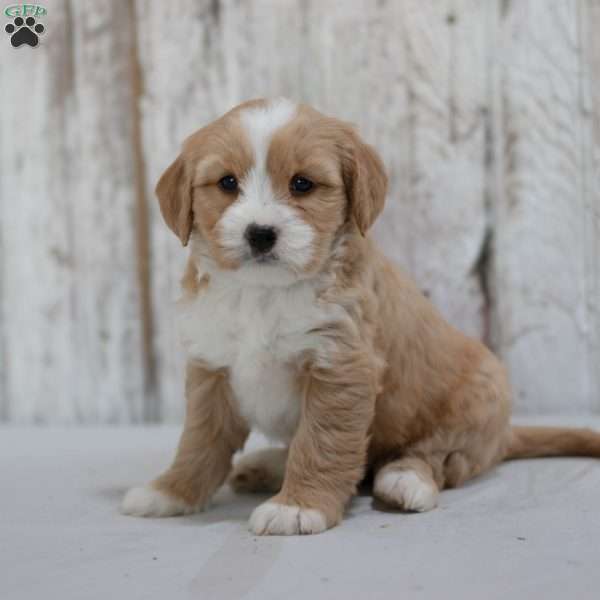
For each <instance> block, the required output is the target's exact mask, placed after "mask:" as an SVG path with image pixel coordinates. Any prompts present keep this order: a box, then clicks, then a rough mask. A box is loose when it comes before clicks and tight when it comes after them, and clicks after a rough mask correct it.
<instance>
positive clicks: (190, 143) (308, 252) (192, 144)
mask: <svg viewBox="0 0 600 600" xmlns="http://www.w3.org/2000/svg"><path fill="white" fill-rule="evenodd" d="M386 185H387V179H386V175H385V171H384V168H383V164H382V162H381V160H380V159H379V157H378V156H377V154H376V152H375V151H374V150H373V148H371V147H370V146H368V145H366V144H365V143H364V142H362V141H361V140H360V138H359V137H358V135H357V134H356V133H355V131H354V130H353V128H352V127H350V126H349V125H347V124H346V123H343V122H341V121H338V120H337V119H333V118H329V117H326V116H324V115H322V114H321V113H319V112H317V111H316V110H314V109H312V108H309V107H307V106H303V105H295V104H293V103H292V102H290V101H288V100H284V99H278V100H273V101H265V100H255V101H251V102H247V103H245V104H242V105H240V106H238V107H236V108H234V109H233V110H231V111H230V112H228V113H227V114H226V115H224V116H223V117H221V118H220V119H218V120H217V121H215V122H213V123H211V124H210V125H208V126H207V127H204V128H203V129H201V130H200V131H198V132H196V133H195V134H193V135H192V136H190V137H189V138H188V139H187V140H186V141H185V143H184V145H183V150H182V152H181V154H180V156H179V157H178V158H177V159H176V160H175V162H174V163H173V164H172V165H171V166H170V167H169V168H168V169H167V170H166V171H165V173H164V174H163V175H162V177H161V178H160V181H159V182H158V185H157V188H156V193H157V196H158V198H159V201H160V208H161V212H162V215H163V217H164V219H165V221H166V222H167V225H168V226H169V227H170V228H171V229H172V230H173V231H174V232H175V233H176V234H177V235H178V236H179V238H180V240H181V242H182V243H183V245H184V246H185V245H186V244H187V243H188V240H189V238H190V235H191V234H192V232H193V231H194V232H197V234H196V235H195V236H194V239H196V237H197V239H198V240H199V243H201V244H202V247H203V248H204V249H205V251H208V253H209V254H210V256H211V257H212V259H214V261H215V262H216V263H217V265H218V266H219V267H220V268H221V269H230V270H235V271H237V272H239V273H241V274H243V275H244V277H245V278H246V279H248V280H251V281H258V282H263V283H268V282H273V283H276V282H278V281H279V282H289V281H290V280H291V281H293V280H294V279H296V278H302V277H307V276H310V275H312V274H314V273H317V272H318V271H319V270H320V268H321V267H322V266H323V264H324V262H325V261H326V260H327V257H328V255H329V253H330V252H331V250H332V246H333V242H334V240H335V239H336V234H337V233H338V232H339V231H340V230H341V228H342V227H343V226H344V225H346V224H347V223H348V222H349V221H350V222H352V223H354V224H355V229H358V231H359V232H360V233H361V234H362V235H364V234H365V233H366V231H367V230H368V229H369V227H370V226H371V224H372V223H373V221H374V220H375V218H376V217H377V215H378V214H379V213H380V212H381V210H382V208H383V204H384V198H385V191H386ZM282 275H286V276H282Z"/></svg>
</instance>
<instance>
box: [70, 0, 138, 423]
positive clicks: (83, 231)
mask: <svg viewBox="0 0 600 600" xmlns="http://www.w3.org/2000/svg"><path fill="white" fill-rule="evenodd" d="M71 6H72V11H73V31H74V36H73V61H74V69H75V78H74V95H75V101H76V118H77V128H76V129H75V130H74V131H73V140H72V151H73V156H72V157H71V160H72V165H71V167H72V168H71V172H70V178H71V180H72V195H71V203H72V211H73V221H74V223H75V230H74V232H73V244H74V265H73V268H74V273H75V279H76V283H77V289H76V297H77V314H76V315H75V319H76V321H75V324H76V330H75V339H74V343H75V347H74V348H73V358H74V361H75V365H76V366H75V369H76V372H77V373H78V374H79V376H78V379H79V380H80V381H81V388H80V389H79V392H78V398H77V404H76V410H77V414H78V416H79V418H81V419H82V420H84V421H87V422H89V421H96V420H100V421H104V422H130V421H139V420H141V418H142V415H143V402H144V400H146V398H145V396H144V392H145V389H144V380H143V377H144V361H143V343H142V331H141V313H142V311H141V302H140V293H139V287H138V256H137V245H136V217H137V213H136V210H137V206H136V201H135V198H136V190H135V162H134V161H135V156H134V152H133V147H132V138H133V131H132V129H133V120H132V117H133V115H132V111H131V106H132V100H131V96H132V93H133V81H132V75H133V65H132V55H131V51H130V50H131V47H132V44H133V41H132V40H131V35H130V33H131V28H130V22H131V19H132V18H133V14H131V13H130V12H129V11H127V10H124V9H125V8H126V5H124V3H123V2H119V1H118V0H103V1H102V2H95V1H92V0H85V1H78V2H73V3H72V4H71ZM78 348H82V349H84V351H83V352H78ZM92 398H93V400H90V399H92Z"/></svg>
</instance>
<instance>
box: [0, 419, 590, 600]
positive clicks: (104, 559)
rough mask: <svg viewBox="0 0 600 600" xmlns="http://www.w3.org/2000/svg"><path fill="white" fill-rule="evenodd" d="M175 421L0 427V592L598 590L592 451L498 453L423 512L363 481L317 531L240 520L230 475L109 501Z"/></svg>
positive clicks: (548, 593)
mask: <svg viewBox="0 0 600 600" xmlns="http://www.w3.org/2000/svg"><path fill="white" fill-rule="evenodd" d="M561 421H562V422H564V419H553V420H552V422H561ZM570 422H571V423H572V422H573V420H572V419H571V420H570ZM578 423H580V424H583V423H585V424H587V425H595V426H599V425H600V420H596V421H593V422H590V420H589V419H587V420H586V419H579V420H578ZM177 436H178V428H174V427H160V428H104V429H89V428H82V429H23V428H3V429H0V476H1V479H0V481H1V484H0V485H1V491H0V598H2V599H3V600H4V599H5V600H25V599H26V600H38V599H40V598H47V599H52V600H54V599H60V600H70V599H76V600H86V599H98V600H100V599H102V600H106V599H107V598H115V599H117V600H120V599H125V598H127V599H128V600H132V599H138V598H139V599H142V598H143V599H154V598H157V599H161V600H165V599H168V600H178V599H179V598H199V599H203V600H204V599H207V600H212V599H217V600H221V599H237V598H249V599H257V600H258V599H260V600H269V599H278V600H279V599H283V598H285V599H286V600H291V599H296V598H298V599H310V600H313V599H320V598H323V599H327V600H335V599H337V598H344V599H353V598H357V599H363V598H364V599H368V600H379V599H384V598H385V599H387V598H390V599H391V598H393V599H402V600H406V599H410V598H417V599H427V600H428V599H438V598H445V599H454V598H456V599H460V600H470V599H473V600H475V599H477V600H482V599H483V600H494V599H496V598H497V599H502V600H506V598H510V600H517V599H520V598H523V599H527V600H535V599H537V598H539V599H544V600H553V599H556V600H558V599H560V600H564V598H566V597H569V598H577V600H587V599H590V600H592V599H594V600H597V598H599V597H600V591H599V590H600V461H597V460H593V459H566V458H562V459H543V460H534V461H521V462H513V463H506V464H503V465H502V466H501V467H500V468H498V469H496V470H495V471H494V472H492V473H490V474H488V475H486V476H484V477H482V478H480V479H478V480H476V481H474V482H472V483H471V484H469V485H467V486H466V487H464V488H462V489H459V490H453V491H448V492H444V493H443V494H442V497H441V506H440V508H439V509H437V510H435V511H433V512H431V513H427V514H401V513H393V512H383V511H381V510H376V509H375V508H374V507H373V506H372V500H371V498H370V497H368V496H361V497H359V498H357V499H356V500H355V501H354V502H353V503H352V506H351V508H350V510H349V512H348V515H347V517H346V519H345V521H344V522H343V524H342V525H341V526H339V527H337V528H335V529H333V530H331V531H328V532H326V533H324V534H321V535H317V536H306V537H292V538H283V537H270V538H269V537H267V538H257V537H255V536H253V535H251V534H250V533H249V532H248V531H247V527H246V521H247V519H248V517H249V515H250V513H251V511H252V509H253V508H254V506H256V505H257V504H258V503H259V502H260V501H261V500H262V499H263V497H257V496H243V497H240V496H238V497H236V496H234V495H233V494H232V493H231V492H230V491H229V490H222V491H221V492H220V493H219V495H218V496H217V498H216V500H215V502H214V506H213V507H212V509H210V510H209V511H207V512H205V513H203V514H200V515H195V516H192V517H185V518H175V519H165V520H146V519H135V518H132V517H124V516H122V515H120V514H119V512H118V504H119V502H120V499H121V496H122V494H123V492H124V491H125V489H126V488H127V487H128V486H130V485H132V484H136V483H140V482H144V481H146V480H148V479H150V478H151V477H152V476H154V475H156V474H157V473H158V472H159V471H160V470H161V469H162V468H163V467H164V466H166V465H167V464H168V462H169V460H170V458H171V456H172V452H173V449H174V447H175V444H176V441H177Z"/></svg>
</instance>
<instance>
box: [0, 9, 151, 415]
mask: <svg viewBox="0 0 600 600" xmlns="http://www.w3.org/2000/svg"><path fill="white" fill-rule="evenodd" d="M119 5H120V3H119V2H101V3H99V2H77V3H72V4H71V3H67V2H53V3H48V5H47V8H48V21H47V31H46V33H45V37H44V39H43V43H42V44H41V45H40V46H39V47H38V48H35V49H30V48H27V47H26V48H20V49H18V50H14V49H12V48H11V47H10V46H8V45H4V44H3V45H2V52H3V56H2V72H1V74H0V77H1V80H2V82H3V85H2V94H3V98H2V107H3V110H2V116H1V118H2V165H3V171H4V172H3V177H2V197H3V202H2V230H3V243H4V252H3V278H4V282H3V293H4V303H3V306H4V313H3V314H4V320H3V322H4V328H5V332H4V336H5V338H6V339H7V340H8V344H9V348H8V349H7V356H8V360H7V377H6V379H7V389H8V396H9V403H10V404H9V414H10V417H11V419H13V420H16V421H21V420H23V421H25V420H27V421H42V422H43V421H77V422H79V421H81V422H97V421H101V422H124V421H136V420H139V419H140V417H141V408H142V403H143V400H144V397H143V387H142V377H143V370H142V368H141V360H140V356H141V340H140V320H139V306H138V304H139V303H138V292H137V282H136V277H135V275H136V259H135V246H134V238H133V235H132V232H133V222H134V219H135V213H134V211H133V208H134V205H133V194H132V191H133V183H132V165H131V154H130V143H129V136H128V132H129V130H130V127H131V123H130V120H129V112H128V106H129V103H128V94H129V89H130V88H129V67H128V60H129V55H128V53H127V48H128V44H129V40H128V32H127V28H126V26H127V22H126V20H125V21H124V20H123V18H122V15H121V14H120V13H119V10H118V8H119ZM11 52H12V53H15V54H12V55H9V54H8V53H11ZM17 55H18V59H17V58H16V56H17ZM9 57H10V59H11V60H9ZM15 64H18V68H14V67H15Z"/></svg>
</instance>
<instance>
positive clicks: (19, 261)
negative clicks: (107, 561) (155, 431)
mask: <svg viewBox="0 0 600 600" xmlns="http://www.w3.org/2000/svg"><path fill="white" fill-rule="evenodd" d="M48 10H49V13H50V15H51V19H48V20H46V21H45V24H46V26H47V31H46V33H45V35H44V39H43V41H42V44H41V45H40V46H39V47H37V48H35V49H30V48H29V47H25V48H20V49H18V50H17V49H14V48H13V47H12V46H11V45H10V44H8V43H3V44H0V81H1V82H2V85H0V105H1V106H2V110H1V111H0V133H1V136H0V161H1V164H2V177H1V178H0V186H1V188H0V198H1V204H0V210H1V211H2V212H1V215H0V217H1V218H0V228H1V229H2V240H3V252H2V256H1V258H0V260H2V277H3V285H2V292H3V303H2V304H3V316H4V318H3V328H4V331H3V337H4V340H5V356H4V358H5V359H6V363H5V365H4V367H5V388H6V392H7V396H8V408H7V413H8V416H10V418H11V420H14V421H30V422H31V421H33V422H41V421H46V420H49V419H59V420H62V419H64V420H66V419H69V418H72V415H73V411H72V401H73V397H74V394H73V389H72V385H76V382H75V380H74V378H73V375H74V372H73V369H72V363H71V349H72V338H71V335H72V313H73V310H74V306H73V297H74V296H73V294H74V290H75V281H74V278H73V271H72V267H71V265H72V262H73V248H72V245H71V241H72V236H73V229H72V220H71V205H70V202H69V189H68V188H69V185H68V181H69V178H68V177H67V175H68V170H67V169H66V167H65V166H66V165H68V163H69V158H70V155H69V150H68V148H69V133H68V130H69V118H70V115H71V111H72V109H73V95H72V75H73V72H72V60H71V59H72V41H71V38H70V36H71V32H72V29H71V22H70V18H69V12H68V8H67V3H66V2H59V1H54V2H49V3H48ZM4 42H6V40H4Z"/></svg>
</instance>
